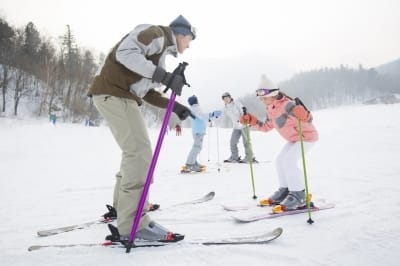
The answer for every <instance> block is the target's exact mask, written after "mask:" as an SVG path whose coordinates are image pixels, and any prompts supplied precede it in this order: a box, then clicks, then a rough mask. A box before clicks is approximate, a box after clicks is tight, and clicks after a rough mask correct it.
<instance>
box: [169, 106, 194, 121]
mask: <svg viewBox="0 0 400 266" xmlns="http://www.w3.org/2000/svg"><path fill="white" fill-rule="evenodd" d="M173 112H174V113H175V114H176V115H177V116H178V117H179V119H180V120H185V119H186V118H188V116H189V115H191V112H190V109H189V108H187V107H186V106H184V105H182V104H180V103H178V102H175V104H174V109H173Z"/></svg>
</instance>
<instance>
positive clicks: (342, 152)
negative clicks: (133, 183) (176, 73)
mask: <svg viewBox="0 0 400 266" xmlns="http://www.w3.org/2000/svg"><path fill="white" fill-rule="evenodd" d="M314 117H315V119H314V121H315V124H316V126H317V128H318V130H319V132H320V141H319V142H318V144H317V145H315V147H314V149H313V150H312V151H311V152H310V153H309V154H308V156H307V157H306V159H307V170H308V176H309V188H310V192H312V193H313V196H314V198H325V199H327V200H329V201H332V202H334V203H335V204H336V207H335V208H334V209H331V210H326V211H321V212H317V213H312V218H313V220H314V221H315V223H314V224H313V225H309V224H307V222H306V221H307V218H308V217H307V215H306V214H301V215H294V216H287V217H282V218H277V219H272V220H264V221H258V222H254V223H248V224H237V223H235V222H234V221H233V220H232V218H231V217H230V215H231V213H230V212H227V211H224V210H223V209H222V208H221V204H231V203H232V204H249V203H253V204H256V202H255V201H253V200H252V199H251V197H252V195H253V192H252V187H251V176H250V168H249V165H247V164H240V165H238V164H231V165H221V166H220V172H218V170H217V169H218V166H217V161H218V157H219V160H220V161H221V160H222V159H224V158H226V157H228V156H229V150H228V149H229V148H228V147H229V146H228V143H229V136H230V130H229V129H219V130H218V136H219V138H218V139H219V147H218V145H217V143H218V141H217V140H218V139H217V129H216V128H210V129H209V134H208V135H207V136H206V137H205V142H204V149H203V152H202V154H201V158H200V159H201V161H202V162H203V163H206V164H207V165H208V171H207V173H204V174H192V175H181V174H179V169H180V167H181V165H182V164H183V163H184V162H185V159H186V155H187V153H188V151H189V149H190V146H191V144H192V138H191V133H190V130H189V129H186V128H184V129H183V135H182V136H179V137H178V136H175V134H174V132H169V134H168V135H167V136H166V138H165V140H164V145H163V147H162V150H161V154H160V157H159V161H158V164H157V167H156V171H155V182H154V184H153V185H152V187H151V191H150V198H151V201H152V202H156V203H160V204H161V210H159V211H157V212H154V213H153V214H152V217H153V219H154V220H156V221H157V222H159V223H161V224H163V225H164V226H166V227H168V228H170V229H171V230H173V231H175V232H179V233H183V234H185V235H186V238H185V239H186V240H189V241H190V240H194V239H213V238H218V237H230V236H243V235H250V234H256V233H262V232H264V231H269V230H271V229H273V228H276V227H282V228H283V229H284V232H283V234H282V236H281V237H280V238H278V239H277V240H275V241H274V242H271V243H269V244H266V245H252V246H250V245H243V246H182V247H174V246H168V247H162V248H145V249H134V250H132V252H131V253H129V254H126V253H125V250H124V249H110V248H104V247H95V248H93V247H92V248H66V249H56V248H51V249H44V250H40V251H34V252H28V251H27V248H28V246H30V245H38V244H42V245H43V244H56V243H59V244H68V243H91V242H102V240H103V239H104V236H105V235H106V234H108V230H107V228H106V226H105V225H95V226H92V227H90V228H88V229H85V230H78V231H74V232H68V233H64V234H60V235H56V236H50V237H45V238H39V237H37V236H36V232H37V231H38V230H40V229H47V228H53V227H58V226H64V225H70V224H75V223H81V222H87V221H92V220H94V219H97V218H98V217H99V216H100V215H101V214H103V213H104V212H105V211H106V209H105V207H104V205H105V204H106V203H111V199H112V191H113V185H114V174H115V172H116V171H117V168H118V166H119V158H120V151H119V150H118V148H117V145H116V144H115V143H114V140H113V139H112V136H111V134H110V132H109V130H108V128H106V127H84V126H83V125H76V124H75V125H71V124H61V123H60V124H57V125H56V126H53V125H51V124H50V123H49V122H48V121H43V120H39V121H37V120H16V119H7V118H0V198H1V201H0V202H1V204H0V217H1V221H0V236H1V237H0V265H2V266H8V265H13V266H17V265H52V266H56V265H76V266H78V265H85V266H87V265H97V266H103V265H104V266H105V265H107V266H108V265H117V264H118V265H141V266H145V265H174V266H186V265H196V266H197V265H230V266H231V265H257V266H260V265H296V266H299V265H307V266H310V265H362V266H365V265H398V261H399V259H400V254H399V251H400V248H399V247H400V222H399V220H400V163H399V154H400V141H399V136H400V123H399V122H400V119H399V117H400V104H394V105H375V106H351V107H344V108H339V109H331V110H322V111H318V112H315V113H314ZM151 135H152V139H153V144H155V143H156V139H157V136H158V129H157V130H152V131H151ZM251 137H252V143H253V146H254V151H255V155H256V157H257V159H258V160H260V161H262V163H260V164H257V165H254V178H255V185H256V195H257V196H258V197H259V198H262V197H264V196H267V195H269V194H270V193H271V192H273V191H274V189H276V188H277V178H276V173H275V168H274V163H273V162H274V157H275V155H276V154H277V152H278V151H279V150H280V148H281V147H282V145H283V140H282V139H281V138H280V137H279V136H278V135H277V134H276V133H275V132H273V133H272V132H271V133H262V132H252V133H251ZM218 154H219V156H218ZM209 191H215V192H216V197H215V198H214V199H213V200H212V201H210V202H207V203H203V204H198V205H193V206H181V207H174V204H176V203H180V202H183V201H187V200H192V199H196V198H198V197H201V196H203V195H205V194H206V193H207V192H209ZM265 211H268V210H267V209H261V208H256V207H254V208H253V209H251V210H249V211H247V212H251V213H262V212H265Z"/></svg>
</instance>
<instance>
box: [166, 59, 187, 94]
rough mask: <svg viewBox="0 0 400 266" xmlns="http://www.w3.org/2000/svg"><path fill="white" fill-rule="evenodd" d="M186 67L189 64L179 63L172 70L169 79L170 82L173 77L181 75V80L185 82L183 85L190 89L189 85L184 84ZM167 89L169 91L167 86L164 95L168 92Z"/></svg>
mask: <svg viewBox="0 0 400 266" xmlns="http://www.w3.org/2000/svg"><path fill="white" fill-rule="evenodd" d="M188 65H189V64H188V63H186V62H182V63H179V65H178V66H177V67H176V68H175V69H174V71H173V72H172V76H171V79H170V80H173V79H174V77H175V76H176V75H181V76H183V79H184V81H185V85H187V86H188V87H190V85H189V84H187V83H186V79H185V74H184V72H185V69H186V67H187V66H188ZM168 89H169V86H167V87H166V88H165V89H164V93H166V92H167V91H168Z"/></svg>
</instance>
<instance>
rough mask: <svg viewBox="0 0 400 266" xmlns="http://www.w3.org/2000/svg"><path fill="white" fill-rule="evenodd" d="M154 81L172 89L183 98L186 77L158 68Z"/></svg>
mask: <svg viewBox="0 0 400 266" xmlns="http://www.w3.org/2000/svg"><path fill="white" fill-rule="evenodd" d="M152 80H153V81H155V82H158V83H162V84H164V85H165V86H167V87H168V88H170V89H172V90H173V91H174V92H175V93H176V94H177V95H179V96H181V94H182V88H183V86H184V85H185V84H186V80H185V77H184V76H182V75H179V74H175V75H173V74H172V73H170V72H167V71H165V69H163V68H162V67H159V66H158V67H156V70H155V71H154V73H153V77H152Z"/></svg>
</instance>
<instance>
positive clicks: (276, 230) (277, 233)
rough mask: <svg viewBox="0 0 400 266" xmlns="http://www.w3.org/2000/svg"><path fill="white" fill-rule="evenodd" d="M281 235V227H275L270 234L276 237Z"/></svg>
mask: <svg viewBox="0 0 400 266" xmlns="http://www.w3.org/2000/svg"><path fill="white" fill-rule="evenodd" d="M282 233H283V229H282V227H277V228H275V229H274V230H273V231H272V234H274V235H275V236H276V237H279V236H280V235H281V234H282Z"/></svg>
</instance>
